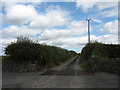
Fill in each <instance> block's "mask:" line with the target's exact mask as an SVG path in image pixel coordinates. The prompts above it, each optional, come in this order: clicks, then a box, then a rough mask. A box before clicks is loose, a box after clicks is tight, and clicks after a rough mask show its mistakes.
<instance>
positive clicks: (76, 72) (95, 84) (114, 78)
mask: <svg viewBox="0 0 120 90" xmlns="http://www.w3.org/2000/svg"><path fill="white" fill-rule="evenodd" d="M3 88H118V75H116V74H110V73H105V72H98V73H96V74H94V75H93V74H91V73H89V72H86V71H85V70H83V69H82V68H81V67H80V66H79V57H75V58H73V59H71V60H70V61H68V62H66V63H65V64H63V65H60V66H58V67H54V68H51V69H50V70H48V71H46V72H45V73H39V72H37V73H10V72H7V73H3Z"/></svg>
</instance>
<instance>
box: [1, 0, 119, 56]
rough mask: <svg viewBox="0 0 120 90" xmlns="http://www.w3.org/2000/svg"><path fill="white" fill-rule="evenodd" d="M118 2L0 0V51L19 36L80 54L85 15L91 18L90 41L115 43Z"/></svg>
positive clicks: (86, 36) (84, 41)
mask: <svg viewBox="0 0 120 90" xmlns="http://www.w3.org/2000/svg"><path fill="white" fill-rule="evenodd" d="M63 1H66V0H63ZM69 1H70V0H69ZM72 1H73V0H72ZM117 1H118V0H116V2H112V0H111V1H108V2H100V1H99V0H98V2H97V0H96V2H95V1H94V2H89V1H88V2H80V1H78V0H76V2H75V1H73V2H44V1H42V2H37V3H35V2H17V1H15V0H14V1H13V2H1V3H0V6H2V9H0V16H1V18H0V22H2V23H1V26H0V33H1V35H2V37H1V41H0V43H1V44H0V45H1V47H0V54H1V55H3V53H4V51H3V50H4V47H5V46H6V45H8V43H10V42H11V41H14V40H15V38H16V37H17V36H20V35H30V36H31V37H33V38H34V39H35V40H38V42H39V43H40V44H44V43H45V44H47V45H55V46H57V47H61V48H64V49H67V50H73V51H75V52H77V53H80V52H81V50H82V48H83V47H84V46H85V45H83V44H86V43H87V42H88V35H87V34H88V31H87V30H88V26H87V21H86V19H87V18H91V21H90V37H91V41H98V42H102V43H105V44H118V2H117Z"/></svg>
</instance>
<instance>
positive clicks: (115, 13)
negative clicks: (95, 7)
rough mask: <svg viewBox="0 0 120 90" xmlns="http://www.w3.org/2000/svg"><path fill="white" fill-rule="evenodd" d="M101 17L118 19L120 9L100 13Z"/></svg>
mask: <svg viewBox="0 0 120 90" xmlns="http://www.w3.org/2000/svg"><path fill="white" fill-rule="evenodd" d="M100 15H102V17H113V16H114V17H117V16H118V8H113V9H110V10H105V11H102V12H100Z"/></svg>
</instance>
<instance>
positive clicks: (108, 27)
mask: <svg viewBox="0 0 120 90" xmlns="http://www.w3.org/2000/svg"><path fill="white" fill-rule="evenodd" d="M100 30H101V31H102V32H107V33H113V34H117V33H118V20H115V21H111V22H107V23H106V24H104V26H103V28H101V29H100Z"/></svg>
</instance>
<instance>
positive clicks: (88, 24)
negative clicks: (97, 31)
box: [86, 19, 91, 43]
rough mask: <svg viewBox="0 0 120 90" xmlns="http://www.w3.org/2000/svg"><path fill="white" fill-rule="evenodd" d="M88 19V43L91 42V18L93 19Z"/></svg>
mask: <svg viewBox="0 0 120 90" xmlns="http://www.w3.org/2000/svg"><path fill="white" fill-rule="evenodd" d="M86 20H87V21H88V43H90V20H91V19H86Z"/></svg>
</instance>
